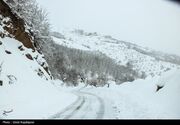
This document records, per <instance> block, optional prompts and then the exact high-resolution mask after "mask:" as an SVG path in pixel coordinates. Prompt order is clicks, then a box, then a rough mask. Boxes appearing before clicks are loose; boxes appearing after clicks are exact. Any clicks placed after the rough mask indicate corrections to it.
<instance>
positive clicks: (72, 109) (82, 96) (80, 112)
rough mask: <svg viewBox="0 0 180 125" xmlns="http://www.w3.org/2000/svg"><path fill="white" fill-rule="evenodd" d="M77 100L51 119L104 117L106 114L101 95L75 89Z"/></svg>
mask: <svg viewBox="0 0 180 125" xmlns="http://www.w3.org/2000/svg"><path fill="white" fill-rule="evenodd" d="M73 94H75V95H77V96H78V98H77V100H76V101H75V102H74V103H72V104H71V105H69V106H68V107H66V108H65V109H64V110H62V111H60V112H58V113H57V114H55V115H53V116H52V117H50V119H102V118H103V116H104V111H105V106H104V101H103V99H102V98H100V97H99V96H97V95H95V94H92V93H89V92H83V91H80V90H79V91H75V92H73Z"/></svg>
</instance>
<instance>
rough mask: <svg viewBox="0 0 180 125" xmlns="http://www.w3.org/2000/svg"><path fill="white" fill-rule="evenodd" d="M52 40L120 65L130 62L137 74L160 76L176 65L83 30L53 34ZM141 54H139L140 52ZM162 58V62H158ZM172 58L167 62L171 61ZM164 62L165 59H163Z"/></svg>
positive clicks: (110, 38) (135, 47)
mask: <svg viewBox="0 0 180 125" xmlns="http://www.w3.org/2000/svg"><path fill="white" fill-rule="evenodd" d="M52 37H53V40H54V41H55V42H56V43H57V44H60V45H63V46H67V47H70V48H76V49H80V50H85V51H92V52H95V51H97V52H101V53H104V54H106V55H107V56H109V57H110V58H112V59H113V60H115V61H116V62H117V63H118V64H120V65H126V64H127V62H131V63H132V65H133V67H134V69H135V70H138V71H139V72H145V73H146V74H147V75H151V76H154V75H160V74H161V73H163V72H164V71H167V70H169V69H176V68H177V67H179V65H178V64H174V63H170V62H168V61H163V59H164V57H163V56H162V55H161V54H159V53H156V54H155V55H158V54H159V55H160V56H159V57H158V58H159V59H156V58H157V57H156V56H153V55H152V54H151V55H150V54H144V53H143V52H147V53H148V52H149V53H151V51H153V50H151V49H149V48H143V47H140V46H137V45H134V44H131V43H127V42H124V41H120V40H117V39H114V38H112V37H111V36H104V35H100V34H97V33H86V32H84V31H83V30H74V31H64V32H62V33H60V34H58V35H57V34H55V35H54V34H53V35H52ZM140 50H141V51H142V52H141V51H140ZM161 58H162V60H160V59H161ZM174 58H175V57H172V58H171V59H169V60H173V59H174ZM164 60H165V59H164Z"/></svg>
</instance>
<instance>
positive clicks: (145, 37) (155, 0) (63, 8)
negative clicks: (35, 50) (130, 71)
mask: <svg viewBox="0 0 180 125" xmlns="http://www.w3.org/2000/svg"><path fill="white" fill-rule="evenodd" d="M37 1H38V2H39V3H40V5H41V6H42V7H43V8H45V9H46V10H47V11H48V12H49V19H50V22H51V24H52V27H53V30H55V31H62V30H63V29H66V28H70V29H73V28H76V29H84V30H85V31H90V32H98V33H100V34H106V35H112V36H113V37H115V38H117V39H120V40H125V41H128V42H132V43H136V44H138V45H141V46H144V47H150V48H154V49H156V50H160V51H164V52H168V53H175V54H178V55H180V5H178V4H174V3H171V2H169V1H165V0H37Z"/></svg>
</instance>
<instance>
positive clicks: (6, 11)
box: [0, 0, 35, 50]
mask: <svg viewBox="0 0 180 125" xmlns="http://www.w3.org/2000/svg"><path fill="white" fill-rule="evenodd" d="M0 15H1V17H0V25H1V26H2V27H3V30H4V31H3V32H0V36H1V37H5V36H8V37H14V38H15V39H16V40H18V41H20V42H22V43H23V45H24V46H25V47H27V48H31V49H33V50H35V48H34V45H33V42H32V36H31V34H30V32H29V31H28V30H27V29H26V28H25V26H26V25H25V22H24V20H23V19H21V18H20V17H18V16H17V14H15V13H13V12H12V11H11V8H10V7H9V6H8V5H7V4H6V3H5V2H4V1H3V0H1V1H0ZM4 19H5V20H4ZM7 32H8V33H7Z"/></svg>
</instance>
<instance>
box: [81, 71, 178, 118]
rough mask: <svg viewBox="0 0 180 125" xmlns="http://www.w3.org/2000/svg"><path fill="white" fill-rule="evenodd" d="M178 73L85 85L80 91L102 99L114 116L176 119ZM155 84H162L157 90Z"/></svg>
mask: <svg viewBox="0 0 180 125" xmlns="http://www.w3.org/2000/svg"><path fill="white" fill-rule="evenodd" d="M179 76H180V70H172V71H169V72H165V73H164V74H163V75H162V76H161V77H148V78H147V79H145V80H141V79H139V80H136V81H134V82H127V83H123V84H121V85H115V84H114V83H112V84H110V87H109V88H108V87H103V88H94V87H90V86H89V87H87V88H86V89H85V90H84V91H89V92H92V93H96V94H97V95H99V96H100V97H102V98H104V100H105V102H106V104H108V106H109V108H113V110H115V112H116V113H115V118H117V119H139V118H140V119H144V118H145V119H147V118H150V119H179V118H180V98H179V97H180V83H179V81H180V77H179ZM158 85H163V86H164V87H162V88H161V89H159V91H157V86H158ZM110 113H113V112H110ZM106 118H108V117H106Z"/></svg>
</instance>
